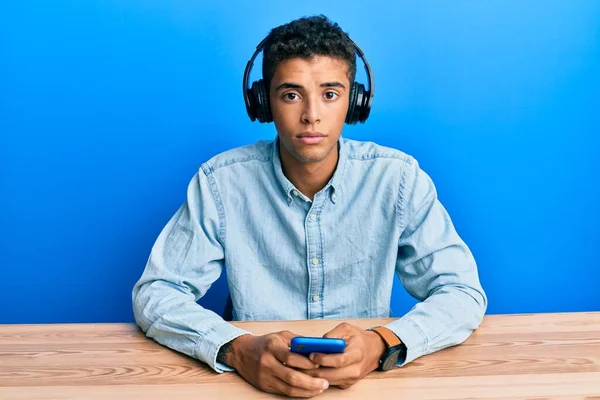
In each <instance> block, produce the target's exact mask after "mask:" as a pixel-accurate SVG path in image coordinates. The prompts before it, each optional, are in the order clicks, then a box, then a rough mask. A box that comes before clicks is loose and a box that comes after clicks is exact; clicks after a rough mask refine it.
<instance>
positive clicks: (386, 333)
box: [367, 326, 406, 371]
mask: <svg viewBox="0 0 600 400" xmlns="http://www.w3.org/2000/svg"><path fill="white" fill-rule="evenodd" d="M367 330H368V331H373V332H375V333H376V334H378V335H379V336H381V338H382V339H383V341H384V342H385V345H386V346H387V349H386V351H385V352H384V353H383V355H382V356H381V358H380V359H379V367H378V368H377V370H378V371H389V370H390V369H393V368H395V367H396V365H397V364H398V363H403V362H404V360H406V345H405V344H404V343H402V341H401V340H400V339H399V338H398V336H396V334H395V333H394V332H392V331H391V330H390V329H388V328H386V327H384V326H376V327H374V328H369V329H367Z"/></svg>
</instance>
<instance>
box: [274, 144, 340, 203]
mask: <svg viewBox="0 0 600 400" xmlns="http://www.w3.org/2000/svg"><path fill="white" fill-rule="evenodd" d="M279 154H280V158H281V168H282V169H283V173H284V174H285V176H286V177H287V178H288V179H289V180H290V182H292V184H293V185H294V186H295V187H296V188H297V189H298V190H299V191H301V192H302V193H303V194H304V195H305V196H306V197H308V198H309V199H311V200H313V199H314V197H315V194H316V193H317V192H319V191H320V190H321V189H323V188H324V187H325V185H327V182H329V180H330V179H331V177H332V176H333V173H334V172H335V168H336V166H337V162H338V158H339V150H338V147H337V146H336V147H335V148H334V149H333V150H332V151H331V152H330V153H329V154H328V155H327V156H326V157H325V158H324V159H323V160H321V161H316V162H302V161H299V160H297V159H296V158H295V157H294V156H292V155H291V154H290V153H289V152H288V151H287V150H286V149H285V148H283V147H282V146H281V143H280V144H279Z"/></svg>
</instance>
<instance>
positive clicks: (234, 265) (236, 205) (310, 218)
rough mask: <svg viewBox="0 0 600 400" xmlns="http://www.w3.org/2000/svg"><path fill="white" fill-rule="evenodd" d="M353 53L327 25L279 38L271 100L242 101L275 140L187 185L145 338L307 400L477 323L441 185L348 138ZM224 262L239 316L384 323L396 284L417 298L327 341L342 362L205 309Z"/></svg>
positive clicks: (391, 153) (151, 292) (474, 277)
mask: <svg viewBox="0 0 600 400" xmlns="http://www.w3.org/2000/svg"><path fill="white" fill-rule="evenodd" d="M355 50H356V49H355V47H354V43H353V42H352V40H351V39H350V38H349V37H348V36H347V35H346V34H345V33H344V32H343V31H342V30H341V29H340V27H339V26H338V25H337V24H335V23H332V22H331V21H329V20H328V19H327V18H325V17H323V16H318V17H310V18H301V19H298V20H295V21H292V22H290V23H289V24H286V25H282V26H280V27H277V28H275V29H273V30H272V31H271V33H270V34H269V36H268V37H267V38H266V41H265V42H264V60H263V80H262V82H260V84H262V85H264V87H263V89H264V94H262V95H261V94H258V93H259V91H260V90H261V88H260V87H259V86H260V85H253V89H256V90H252V91H248V93H250V95H249V96H250V97H247V102H249V103H248V112H249V114H250V116H251V117H252V118H253V119H254V118H255V117H256V116H257V115H258V118H259V120H261V121H263V122H268V121H270V119H271V118H272V120H273V121H274V123H275V128H276V130H277V137H276V139H275V140H273V141H261V142H258V143H255V144H252V145H249V146H245V147H241V148H237V149H233V150H230V151H227V152H225V153H222V154H219V155H217V156H215V157H213V158H212V159H211V160H209V161H207V162H205V163H204V164H202V166H201V168H200V169H199V171H198V173H197V174H196V175H195V176H194V178H193V179H192V181H191V183H190V185H189V187H188V192H187V200H186V202H185V203H184V204H183V205H182V206H181V208H180V209H179V210H178V211H177V213H176V214H175V215H174V216H173V218H172V219H171V220H170V221H169V223H168V224H167V226H166V227H165V228H164V230H163V231H162V232H161V234H160V236H159V237H158V239H157V241H156V243H155V245H154V247H153V249H152V253H151V255H150V258H149V260H148V263H147V265H146V269H145V271H144V273H143V275H142V277H141V278H140V280H139V281H138V282H137V284H136V285H135V287H134V290H133V307H134V314H135V318H136V322H137V323H138V324H139V326H140V327H141V328H142V330H143V331H144V332H146V334H147V335H148V336H149V337H151V338H153V339H154V340H156V341H157V342H159V343H161V344H163V345H165V346H168V347H170V348H172V349H175V350H177V351H180V352H182V353H185V354H187V355H190V356H192V357H195V358H197V359H199V360H201V361H203V362H205V363H207V364H208V365H210V366H211V367H212V368H213V369H215V370H216V371H217V372H223V371H232V370H235V371H237V372H238V373H239V374H240V375H241V376H242V377H243V378H244V379H246V380H247V381H248V382H249V383H251V384H253V385H254V386H256V387H258V388H260V389H262V390H264V391H267V392H272V393H280V394H286V395H289V396H297V397H311V396H315V395H318V394H319V393H321V392H322V391H323V390H324V389H326V388H327V387H328V386H329V385H336V386H338V387H341V388H347V387H349V386H351V385H352V384H354V383H355V382H357V381H358V380H360V379H361V378H363V377H364V376H365V375H367V374H368V373H370V372H372V371H374V370H376V369H379V370H386V369H389V368H391V367H396V366H402V365H405V364H407V363H409V362H410V361H412V360H414V359H416V358H417V357H420V356H422V355H425V354H429V353H431V352H434V351H437V350H440V349H442V348H445V347H448V346H453V345H456V344H459V343H461V342H463V341H464V340H465V339H466V338H467V337H468V336H469V335H470V334H471V333H472V331H473V330H474V329H476V328H477V327H478V326H479V324H480V322H481V320H482V318H483V315H484V313H485V310H486V307H487V299H486V295H485V293H484V291H483V290H482V288H481V285H480V283H479V277H478V273H477V267H476V264H475V261H474V259H473V257H472V254H471V252H470V251H469V249H468V248H467V246H466V245H465V243H464V242H463V241H462V240H461V239H460V237H459V236H458V234H457V233H456V231H455V229H454V227H453V224H452V222H451V220H450V218H449V216H448V214H447V213H446V211H445V209H444V208H443V206H442V205H441V204H440V202H439V201H438V199H437V196H436V191H435V187H434V185H433V183H432V181H431V179H430V178H429V177H428V175H427V174H426V173H425V172H423V171H422V170H421V169H420V168H419V166H418V164H417V162H416V161H415V160H414V159H413V158H412V157H410V156H408V155H406V154H404V153H403V152H401V151H399V150H395V149H391V148H387V147H383V146H379V145H376V144H374V143H370V142H358V141H353V140H346V139H344V138H341V132H342V128H343V125H344V122H345V121H347V120H348V121H350V122H351V123H355V122H357V117H352V115H354V114H355V113H357V112H358V114H361V113H362V116H361V115H359V117H358V120H360V121H361V122H364V120H365V119H366V116H367V115H368V107H370V102H369V101H367V100H368V93H367V92H364V93H363V92H361V95H360V96H362V99H359V100H358V101H359V104H358V105H357V104H356V97H357V92H356V90H354V91H353V90H352V89H351V88H352V87H353V83H354V76H355V71H356V56H355V54H356V51H355ZM359 54H360V53H359ZM355 89H356V88H355ZM351 92H352V93H351ZM360 96H359V97H360ZM352 98H355V99H354V103H352V100H351V99H352ZM261 102H263V103H264V102H266V103H265V104H263V106H264V107H263V109H262V110H261V109H260V107H261V105H260V103H261ZM367 103H369V104H367ZM357 110H358V111H357ZM351 114H352V115H351ZM224 265H225V266H226V268H227V276H228V285H229V289H230V295H231V299H232V304H233V316H234V319H236V320H292V319H295V320H297V319H323V318H331V319H347V318H363V317H364V318H371V317H389V316H390V298H391V290H392V283H393V277H394V273H396V274H397V275H398V276H399V278H400V280H401V282H402V284H403V285H404V287H405V288H406V289H407V291H408V292H409V293H410V294H411V295H412V296H414V297H415V298H417V299H418V300H420V301H421V302H420V303H419V304H417V305H416V306H415V307H414V308H413V309H412V310H411V311H410V312H408V313H407V314H406V315H404V316H403V317H402V318H400V319H398V320H395V321H393V322H392V323H390V324H388V325H387V326H385V327H373V328H375V329H373V330H364V329H361V328H358V327H356V326H353V325H350V324H347V323H341V324H340V325H338V326H337V327H336V328H335V329H333V330H332V331H330V332H324V336H325V337H337V338H344V339H346V341H347V347H346V351H345V352H344V353H343V354H336V355H334V354H330V355H326V354H314V355H312V356H311V357H310V358H309V357H305V356H302V355H299V354H295V353H292V352H290V349H289V347H290V341H291V339H292V337H293V336H294V335H295V334H294V333H292V332H276V333H272V334H269V335H264V336H257V335H253V334H249V333H248V332H246V331H244V330H242V329H239V328H237V327H235V326H233V325H232V324H230V323H228V322H226V321H224V320H223V319H222V318H221V317H220V316H219V315H217V314H216V313H214V312H212V311H210V310H207V309H204V308H202V307H201V306H199V305H198V304H197V303H196V301H197V300H198V299H199V298H201V297H202V296H203V295H204V294H205V293H206V291H207V290H208V289H209V287H210V286H211V284H212V283H213V282H214V281H215V280H216V279H217V278H218V277H219V275H220V274H221V271H222V268H223V266H224Z"/></svg>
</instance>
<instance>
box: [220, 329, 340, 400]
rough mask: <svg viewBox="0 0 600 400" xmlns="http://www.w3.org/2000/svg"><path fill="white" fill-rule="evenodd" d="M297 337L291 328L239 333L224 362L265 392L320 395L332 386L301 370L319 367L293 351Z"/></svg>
mask: <svg viewBox="0 0 600 400" xmlns="http://www.w3.org/2000/svg"><path fill="white" fill-rule="evenodd" d="M294 336H297V335H294V334H293V333H292V332H289V331H283V332H277V333H271V334H268V335H264V336H254V335H243V336H240V337H238V338H237V339H234V340H233V341H231V342H230V343H229V346H230V349H231V351H230V352H226V355H225V359H224V360H223V361H224V362H225V363H226V364H227V365H230V366H231V367H233V368H235V369H236V370H237V372H238V374H240V375H241V376H242V378H244V379H245V380H246V381H248V382H249V383H251V384H252V385H254V386H255V387H257V388H259V389H261V390H263V391H265V392H269V393H277V394H283V395H287V396H291V397H313V396H317V395H319V394H320V393H321V392H323V390H325V389H327V388H328V387H329V383H328V382H327V380H325V379H322V378H314V377H311V376H309V375H307V374H306V373H304V372H301V371H299V370H303V371H311V370H314V369H316V368H319V366H318V365H317V364H315V363H313V362H312V361H310V360H309V359H308V358H307V357H305V356H303V355H300V354H296V353H292V352H291V351H290V342H291V340H292V338H293V337H294Z"/></svg>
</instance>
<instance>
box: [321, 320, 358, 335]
mask: <svg viewBox="0 0 600 400" xmlns="http://www.w3.org/2000/svg"><path fill="white" fill-rule="evenodd" d="M356 328H357V327H356V326H354V325H351V324H349V323H347V322H342V323H341V324H339V325H338V326H336V327H335V328H333V329H332V330H330V331H329V332H327V333H326V334H324V335H323V337H324V338H341V339H344V338H346V337H348V336H352V334H353V333H354V332H355V331H356Z"/></svg>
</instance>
